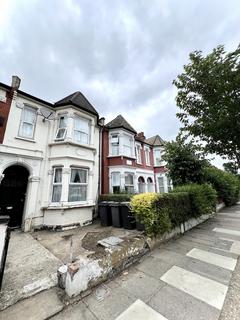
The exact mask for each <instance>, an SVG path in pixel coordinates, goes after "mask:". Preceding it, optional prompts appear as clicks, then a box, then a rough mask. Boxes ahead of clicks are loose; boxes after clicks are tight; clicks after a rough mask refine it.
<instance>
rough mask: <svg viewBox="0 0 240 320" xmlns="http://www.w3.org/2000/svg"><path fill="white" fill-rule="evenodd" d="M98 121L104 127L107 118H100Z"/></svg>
mask: <svg viewBox="0 0 240 320" xmlns="http://www.w3.org/2000/svg"><path fill="white" fill-rule="evenodd" d="M98 123H99V125H100V126H102V127H103V126H104V124H105V118H104V117H102V118H100V119H99V120H98Z"/></svg>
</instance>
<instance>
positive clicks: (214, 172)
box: [204, 166, 240, 206]
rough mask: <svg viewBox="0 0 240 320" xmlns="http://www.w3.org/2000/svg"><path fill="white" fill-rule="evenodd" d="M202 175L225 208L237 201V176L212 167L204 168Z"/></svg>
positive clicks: (239, 187)
mask: <svg viewBox="0 0 240 320" xmlns="http://www.w3.org/2000/svg"><path fill="white" fill-rule="evenodd" d="M204 175H205V180H206V181H208V182H209V183H211V184H212V185H213V187H214V188H215V190H216V191H217V194H218V197H219V198H220V199H221V200H223V201H224V203H225V204H226V206H231V205H233V204H235V203H236V202H237V201H238V200H239V192H240V183H239V179H238V177H237V176H235V175H233V174H231V173H229V172H224V171H223V170H220V169H218V168H216V167H213V166H208V167H206V168H205V169H204Z"/></svg>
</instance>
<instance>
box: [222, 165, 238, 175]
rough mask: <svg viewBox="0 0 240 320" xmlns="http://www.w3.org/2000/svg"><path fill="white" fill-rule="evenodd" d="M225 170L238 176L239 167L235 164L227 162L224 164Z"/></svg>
mask: <svg viewBox="0 0 240 320" xmlns="http://www.w3.org/2000/svg"><path fill="white" fill-rule="evenodd" d="M223 168H224V170H225V171H227V172H230V173H232V174H235V175H236V174H238V166H237V165H236V163H234V162H226V163H224V164H223Z"/></svg>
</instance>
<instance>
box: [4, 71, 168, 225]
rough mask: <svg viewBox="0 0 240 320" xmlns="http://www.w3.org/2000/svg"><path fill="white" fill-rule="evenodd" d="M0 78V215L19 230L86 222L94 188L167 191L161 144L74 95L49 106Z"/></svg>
mask: <svg viewBox="0 0 240 320" xmlns="http://www.w3.org/2000/svg"><path fill="white" fill-rule="evenodd" d="M20 82H21V81H20V79H19V78H18V77H17V76H13V78H12V84H11V85H10V86H9V85H6V84H3V83H0V215H10V217H11V226H12V227H21V228H22V230H24V231H29V230H32V229H36V228H41V227H42V226H45V227H63V226H70V225H82V226H83V225H86V224H89V223H91V222H92V218H93V213H94V210H95V208H96V203H97V199H98V195H99V193H109V192H110V193H111V192H120V191H126V192H129V193H138V192H140V193H141V192H151V191H156V192H167V191H168V190H169V188H171V184H170V180H169V179H168V177H167V174H166V168H165V164H164V162H163V161H162V159H161V155H162V152H163V149H164V141H163V140H162V139H161V138H160V137H159V136H155V137H152V138H149V139H146V138H145V137H144V134H143V133H137V132H136V131H135V130H134V129H133V127H132V126H131V125H130V124H129V123H128V122H127V121H126V120H125V119H124V118H123V117H122V116H121V115H119V116H117V117H116V118H115V119H114V120H112V121H111V122H109V123H108V124H106V125H104V123H103V122H104V121H103V119H104V118H101V119H99V114H98V112H97V111H96V109H95V108H94V107H93V106H92V105H91V103H90V102H89V101H88V100H87V99H86V98H85V97H84V96H83V94H82V93H81V92H75V93H73V94H71V95H69V96H67V97H65V98H63V99H61V100H59V101H57V102H56V103H50V102H47V101H44V100H42V99H39V98H37V97H34V96H32V95H30V94H28V93H26V92H23V91H21V90H20V89H19V87H20Z"/></svg>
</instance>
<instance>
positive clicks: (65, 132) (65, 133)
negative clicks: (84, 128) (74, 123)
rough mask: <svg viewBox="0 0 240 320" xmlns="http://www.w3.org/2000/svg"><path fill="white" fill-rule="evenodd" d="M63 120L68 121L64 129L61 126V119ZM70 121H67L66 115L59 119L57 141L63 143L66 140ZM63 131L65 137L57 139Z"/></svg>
mask: <svg viewBox="0 0 240 320" xmlns="http://www.w3.org/2000/svg"><path fill="white" fill-rule="evenodd" d="M62 118H64V119H65V121H66V127H64V126H62V127H61V126H60V125H61V119H62ZM67 120H68V119H67V116H66V115H60V116H59V119H58V129H57V133H56V136H55V140H56V141H63V140H65V139H66V135H67V126H68V121H67ZM61 130H63V135H62V137H59V138H58V137H57V136H58V133H59V132H60V131H61Z"/></svg>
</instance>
